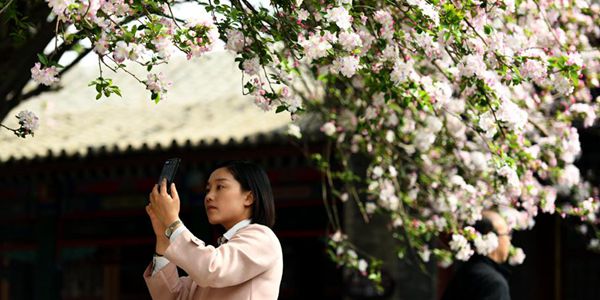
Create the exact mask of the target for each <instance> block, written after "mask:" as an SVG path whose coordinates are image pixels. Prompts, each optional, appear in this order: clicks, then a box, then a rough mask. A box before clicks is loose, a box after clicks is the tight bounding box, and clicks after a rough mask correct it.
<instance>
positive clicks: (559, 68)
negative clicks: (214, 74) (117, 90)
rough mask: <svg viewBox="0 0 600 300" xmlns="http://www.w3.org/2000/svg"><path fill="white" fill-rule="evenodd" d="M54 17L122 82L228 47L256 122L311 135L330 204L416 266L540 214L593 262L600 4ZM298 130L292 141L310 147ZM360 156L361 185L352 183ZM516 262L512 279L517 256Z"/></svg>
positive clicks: (456, 255) (87, 4)
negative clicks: (492, 218) (386, 223)
mask: <svg viewBox="0 0 600 300" xmlns="http://www.w3.org/2000/svg"><path fill="white" fill-rule="evenodd" d="M47 1H48V3H49V5H50V6H51V7H52V9H53V12H54V14H56V15H57V16H58V20H60V21H61V22H64V23H72V24H75V26H76V27H77V28H78V29H79V30H80V31H79V33H78V34H81V35H85V36H87V37H88V38H90V39H91V40H92V42H93V45H94V51H96V52H97V53H98V54H99V55H100V56H101V58H102V59H109V60H113V61H115V62H116V63H118V64H119V68H121V65H120V64H121V63H123V62H126V61H135V62H138V63H141V64H143V65H145V66H147V67H148V71H150V69H151V67H152V66H153V65H156V64H159V63H163V62H166V61H168V59H169V57H170V55H171V51H172V49H173V47H172V46H175V47H176V48H179V49H180V50H182V51H184V52H185V53H186V54H187V55H188V57H193V56H199V55H203V54H204V53H206V51H208V50H210V49H211V47H212V45H213V43H214V41H215V40H216V39H217V38H218V36H217V34H219V35H220V38H221V39H223V40H224V41H225V43H226V46H225V48H226V49H227V50H229V51H232V52H234V53H235V54H236V55H237V58H236V61H237V62H238V63H239V67H240V69H241V70H243V74H244V77H243V85H244V92H245V93H247V94H251V95H252V96H253V99H254V100H253V101H254V102H255V103H256V105H257V106H258V107H260V108H261V109H263V110H265V111H270V110H275V111H276V112H282V111H288V112H290V113H291V114H292V118H293V119H294V120H296V119H298V118H299V116H300V115H302V114H303V113H304V114H305V115H306V116H307V117H308V116H310V117H311V118H315V119H316V120H319V122H320V123H319V126H318V127H320V129H321V131H322V132H323V134H324V135H325V136H326V138H327V140H328V142H329V143H330V144H332V145H333V146H334V147H331V149H334V150H332V152H331V153H326V155H318V156H315V157H314V160H315V162H316V163H317V164H318V165H319V166H320V167H321V168H322V170H323V171H324V172H325V173H326V174H327V178H328V183H330V185H329V188H330V190H331V195H333V198H332V199H328V200H327V201H328V203H329V204H330V205H331V206H335V205H336V202H337V201H341V202H342V203H347V202H349V201H350V199H352V200H353V201H355V202H356V204H357V205H358V207H359V209H360V211H361V213H362V216H363V218H364V219H365V220H366V221H368V220H369V219H370V218H371V216H372V214H377V213H379V214H384V215H386V216H388V217H389V219H390V229H391V235H392V236H393V237H394V238H395V239H397V241H398V248H397V249H396V251H397V252H398V255H399V256H400V257H402V256H404V255H405V254H406V253H408V252H409V251H412V250H416V253H417V254H418V256H419V257H420V258H421V260H423V261H428V260H429V259H430V257H431V256H432V255H433V257H435V258H436V259H437V261H438V262H440V264H442V265H449V264H451V263H452V261H453V260H454V259H458V260H466V259H468V258H469V257H470V256H471V255H473V254H474V253H475V252H477V253H479V254H482V255H485V254H487V253H489V252H491V251H493V249H494V248H495V247H496V245H497V236H495V235H493V234H492V235H489V234H488V235H481V234H479V233H477V232H474V229H473V227H471V226H472V225H473V224H474V223H475V222H476V221H477V220H480V219H481V217H482V216H481V214H482V211H484V210H486V209H494V210H498V211H499V212H500V213H501V214H502V215H503V216H504V217H505V218H506V219H507V221H508V224H509V227H510V228H511V229H527V228H531V227H532V226H534V224H535V216H537V215H538V214H540V213H558V214H560V215H561V216H563V217H567V216H576V217H577V218H580V219H581V220H582V221H586V222H588V223H589V224H590V225H591V227H590V228H592V231H593V235H595V236H596V237H595V238H594V239H592V242H591V243H590V248H593V249H598V248H599V245H598V244H599V243H598V237H599V236H598V234H599V233H598V231H597V230H596V225H597V224H598V222H599V220H598V218H597V215H598V210H599V205H598V195H597V191H596V192H594V191H593V189H592V188H591V187H590V186H589V184H588V183H586V182H585V180H584V178H582V176H581V172H580V170H579V169H578V168H577V166H576V165H575V161H576V159H577V157H578V156H579V155H580V152H581V146H580V142H579V130H580V129H581V128H586V127H591V126H594V125H595V124H596V115H597V112H598V99H594V98H593V97H592V92H591V90H592V89H594V88H598V86H600V76H599V73H600V61H599V58H600V52H599V51H598V49H597V47H596V45H594V44H593V43H594V41H597V40H598V39H600V27H599V22H600V15H599V14H600V5H599V4H597V3H592V2H590V1H589V0H576V1H557V2H554V1H535V0H523V1H518V2H517V1H458V0H454V1H449V0H443V1H437V0H408V1H406V2H398V1H396V2H393V3H392V2H387V1H372V2H370V3H369V5H354V4H353V3H352V1H351V0H341V1H316V0H305V1H303V0H297V1H295V3H294V4H293V5H290V3H289V2H285V3H284V2H278V1H273V2H271V3H270V5H271V7H270V9H265V8H262V7H253V6H251V5H250V4H249V3H247V2H244V3H240V2H233V3H223V4H221V3H220V4H214V3H212V2H211V3H203V5H205V8H206V11H207V12H208V13H209V14H211V15H207V16H204V17H202V18H201V19H199V20H195V21H187V22H184V23H183V22H179V21H177V20H176V19H174V18H172V17H170V7H169V5H170V3H171V1H135V2H134V3H131V2H130V1H76V0H63V1H59V0H47ZM132 20H137V21H135V22H132ZM139 23H142V24H139ZM123 68H124V67H123ZM38 73H39V72H38ZM36 77H39V76H37V75H36ZM157 79H158V80H157ZM159 82H164V80H163V79H161V78H159V77H156V76H154V75H149V76H148V80H147V81H144V82H143V83H144V84H145V85H146V86H147V88H148V89H149V90H150V91H151V92H152V95H153V96H152V97H153V99H154V100H156V95H159V94H164V93H165V92H166V88H167V87H168V84H167V85H165V84H161V83H159ZM311 123H313V122H311ZM300 128H301V127H298V126H297V125H293V126H292V127H290V130H289V132H290V134H291V135H293V136H295V137H298V138H300V137H302V136H303V134H302V132H301V129H300ZM356 157H360V159H361V160H366V162H367V163H368V167H367V169H366V170H355V169H352V167H351V166H352V165H353V164H352V161H353V160H354V159H356ZM332 160H335V161H337V162H339V163H337V164H331V163H330V162H331V161H332ZM332 165H339V166H341V167H340V168H339V169H330V168H331V166H332ZM364 172H366V176H363V175H360V176H359V175H357V174H362V173H364ZM330 219H331V222H332V227H333V228H334V229H335V232H336V234H335V235H334V236H332V239H331V240H330V245H331V252H330V254H331V257H332V258H333V259H334V260H336V261H337V262H339V263H340V264H343V265H345V266H348V267H352V268H356V269H357V270H359V271H361V272H366V273H368V275H369V277H370V278H371V279H373V280H375V281H377V280H378V279H380V276H379V275H378V273H377V271H376V270H377V266H378V262H377V260H375V259H372V258H369V257H368V255H366V254H365V255H364V258H360V257H359V256H358V254H357V251H356V249H354V247H353V246H352V244H351V243H350V241H349V240H348V237H347V236H345V235H343V234H341V233H339V230H342V226H341V224H339V218H338V216H336V215H334V214H333V212H331V213H330ZM359 253H360V252H359ZM361 254H362V253H361ZM511 254H512V256H511V258H510V262H511V263H520V262H522V261H523V259H524V257H525V256H524V255H525V254H524V253H523V251H522V250H521V249H518V248H514V249H512V250H511ZM361 259H362V260H361ZM367 260H368V262H367Z"/></svg>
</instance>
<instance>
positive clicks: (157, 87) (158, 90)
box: [146, 72, 173, 100]
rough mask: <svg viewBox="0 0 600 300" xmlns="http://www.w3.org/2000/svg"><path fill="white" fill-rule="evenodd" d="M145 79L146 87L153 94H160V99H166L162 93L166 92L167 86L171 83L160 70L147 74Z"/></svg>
mask: <svg viewBox="0 0 600 300" xmlns="http://www.w3.org/2000/svg"><path fill="white" fill-rule="evenodd" d="M147 78H148V79H147V80H146V89H148V90H149V91H151V92H152V93H155V94H161V99H162V100H164V99H166V96H165V95H164V93H166V92H167V90H168V88H170V87H171V86H172V85H173V83H172V82H171V81H170V80H167V79H166V78H165V76H164V74H163V73H162V72H159V73H158V74H152V73H150V74H148V76H147Z"/></svg>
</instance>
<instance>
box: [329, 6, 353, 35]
mask: <svg viewBox="0 0 600 300" xmlns="http://www.w3.org/2000/svg"><path fill="white" fill-rule="evenodd" d="M325 18H326V19H327V21H329V22H334V23H335V24H336V25H337V26H338V27H339V28H340V29H343V30H346V29H348V28H350V26H352V17H351V16H350V14H349V13H348V11H347V10H346V9H345V8H344V7H341V6H340V7H334V8H332V9H328V10H327V14H326V15H325Z"/></svg>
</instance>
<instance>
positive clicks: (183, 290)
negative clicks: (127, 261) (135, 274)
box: [144, 263, 192, 300]
mask: <svg viewBox="0 0 600 300" xmlns="http://www.w3.org/2000/svg"><path fill="white" fill-rule="evenodd" d="M153 268H154V266H153V265H152V264H150V265H149V266H148V267H147V268H146V271H145V272H144V281H146V286H148V291H149V292H150V296H151V297H152V299H154V300H171V299H172V300H175V299H187V298H188V296H189V293H190V287H191V285H192V280H191V279H190V278H189V277H179V274H178V273H177V267H176V266H175V265H174V264H173V263H169V264H168V265H166V266H165V267H164V268H162V269H161V270H160V271H159V272H158V273H156V274H154V275H152V269H153Z"/></svg>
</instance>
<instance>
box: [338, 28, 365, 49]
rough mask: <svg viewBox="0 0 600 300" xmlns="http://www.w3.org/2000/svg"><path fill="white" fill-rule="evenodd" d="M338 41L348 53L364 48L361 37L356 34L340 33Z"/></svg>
mask: <svg viewBox="0 0 600 300" xmlns="http://www.w3.org/2000/svg"><path fill="white" fill-rule="evenodd" d="M338 41H339V43H340V44H341V45H342V48H344V50H346V51H353V50H354V49H356V48H359V47H361V46H362V40H361V39H360V36H359V35H358V34H356V33H354V32H345V31H344V32H340V35H339V39H338Z"/></svg>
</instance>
